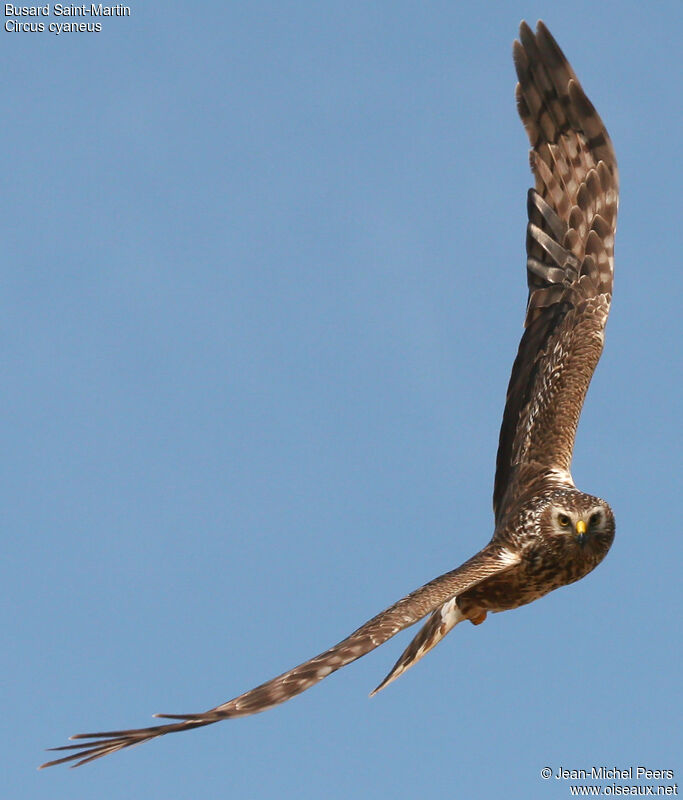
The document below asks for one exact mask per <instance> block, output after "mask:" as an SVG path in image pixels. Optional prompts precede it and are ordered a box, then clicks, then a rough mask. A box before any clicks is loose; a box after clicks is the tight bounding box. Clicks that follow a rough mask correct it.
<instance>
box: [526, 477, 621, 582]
mask: <svg viewBox="0 0 683 800" xmlns="http://www.w3.org/2000/svg"><path fill="white" fill-rule="evenodd" d="M539 523H540V525H539V527H540V530H541V532H542V534H543V537H544V539H545V540H546V542H547V544H548V546H549V547H550V548H551V549H552V550H554V551H555V552H556V553H557V555H558V556H559V557H560V558H561V559H566V560H567V561H571V562H574V563H576V564H577V566H578V565H581V575H578V576H577V579H578V577H582V576H583V575H585V574H586V573H588V572H590V571H591V570H592V569H594V568H595V567H596V566H597V565H598V564H599V563H600V562H601V561H602V559H603V558H604V557H605V556H606V555H607V551H608V550H609V549H610V547H611V545H612V541H613V540H614V532H615V524H614V514H613V513H612V509H611V508H610V507H609V505H608V504H607V503H606V502H605V501H604V500H601V499H600V498H599V497H593V496H592V495H589V494H584V493H583V492H580V491H578V489H558V490H554V491H551V492H549V493H548V496H547V497H546V502H545V503H544V504H543V506H542V508H541V512H540V519H539Z"/></svg>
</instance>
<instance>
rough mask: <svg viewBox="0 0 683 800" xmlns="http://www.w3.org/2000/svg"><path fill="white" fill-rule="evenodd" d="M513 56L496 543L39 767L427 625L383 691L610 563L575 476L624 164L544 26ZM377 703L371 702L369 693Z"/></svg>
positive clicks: (301, 678)
mask: <svg viewBox="0 0 683 800" xmlns="http://www.w3.org/2000/svg"><path fill="white" fill-rule="evenodd" d="M519 38H520V40H519V41H515V43H514V48H513V56H514V62H515V67H516V70H517V77H518V80H519V83H518V84H517V90H516V97H517V107H518V110H519V115H520V117H521V118H522V122H523V123H524V127H525V128H526V131H527V134H528V135H529V140H530V142H531V152H530V162H531V169H532V171H533V174H534V179H535V186H534V188H533V189H530V190H529V192H528V196H527V211H528V217H529V222H528V225H527V231H526V249H527V260H526V269H527V283H528V287H529V297H528V303H527V309H526V319H525V323H524V327H525V330H524V334H523V336H522V340H521V343H520V345H519V351H518V354H517V357H516V359H515V362H514V365H513V367H512V375H511V377H510V383H509V387H508V391H507V398H506V403H505V411H504V414H503V423H502V427H501V431H500V441H499V445H498V456H497V461H496V476H495V482H494V491H493V509H494V517H495V528H494V533H493V537H492V539H491V541H490V542H489V543H488V544H487V545H486V546H485V547H484V548H483V549H482V550H481V551H480V552H478V553H477V554H476V555H474V556H473V557H472V558H470V559H469V560H468V561H465V563H464V564H462V565H461V566H459V567H458V568H457V569H454V570H452V571H451V572H447V573H445V574H444V575H441V576H440V577H438V578H435V579H434V580H432V581H430V582H429V583H427V584H426V585H425V586H422V587H421V588H419V589H416V590H415V591H414V592H411V593H410V594H409V595H407V596H406V597H404V598H402V599H401V600H399V601H398V602H396V603H394V605H392V606H391V607H390V608H387V609H386V610H385V611H382V612H381V613H380V614H378V615H377V616H375V617H373V618H372V619H371V620H369V621H368V622H366V623H365V624H364V625H361V627H360V628H358V630H356V631H354V632H353V633H352V634H351V635H350V636H348V637H347V638H346V639H343V640H342V641H341V642H339V644H336V645H334V647H331V648H330V649H329V650H326V651H325V652H324V653H321V654H320V655H317V656H315V657H314V658H311V659H309V660H308V661H305V662H304V663H303V664H300V665H299V666H297V667H294V668H293V669H290V670H289V671H287V672H284V673H283V674H282V675H279V676H278V677H276V678H273V679H272V680H270V681H267V682H266V683H263V684H261V685H260V686H257V687H256V688H255V689H251V690H250V691H248V692H245V693H244V694H241V695H239V697H235V698H234V699H233V700H229V701H228V702H226V703H222V704H221V705H219V706H216V707H215V708H212V709H211V710H209V711H203V712H200V713H196V714H158V715H157V716H159V717H163V718H165V719H170V720H173V721H172V722H168V723H164V724H160V725H155V726H152V727H148V728H138V729H131V730H118V731H106V732H102V733H87V734H86V733H84V734H78V735H77V736H74V737H72V739H77V740H79V741H78V743H76V744H71V745H66V746H64V747H57V748H54V749H56V750H62V751H64V750H65V751H67V755H64V756H62V757H61V758H57V759H55V760H53V761H50V762H48V763H47V764H44V765H43V766H52V765H54V764H61V763H64V762H75V763H72V766H79V765H81V764H85V763H87V762H89V761H93V760H94V759H96V758H100V757H101V756H104V755H107V754H108V753H114V752H116V751H117V750H122V749H124V748H126V747H131V746H132V745H136V744H140V743H142V742H146V741H149V740H150V739H154V738H156V737H157V736H163V735H164V734H167V733H176V732H179V731H188V730H192V729H193V728H199V727H201V726H204V725H211V724H213V723H214V722H220V721H221V720H224V719H232V718H234V717H243V716H246V715H248V714H256V713H258V712H259V711H265V710H266V709H268V708H271V707H272V706H275V705H277V704H278V703H282V702H284V701H285V700H289V699H290V698H291V697H294V696H295V695H297V694H299V693H300V692H303V691H305V690H306V689H308V688H310V687H311V686H313V685H314V684H316V683H318V681H321V680H322V679H323V678H325V677H327V676H328V675H330V674H331V673H332V672H334V671H335V670H338V669H339V668H340V667H343V666H345V665H346V664H349V663H351V662H352V661H355V660H356V659H357V658H360V657H361V656H363V655H365V654H366V653H369V652H370V651H371V650H374V649H375V648H376V647H378V646H379V645H381V644H383V643H384V642H386V641H387V640H388V639H390V638H391V637H392V636H394V635H395V634H397V633H398V632H399V631H401V630H403V629H404V628H407V627H409V626H410V625H413V624H414V623H416V622H418V621H419V620H421V619H423V618H424V617H427V621H426V622H425V623H424V626H423V627H422V628H421V630H420V631H419V633H418V634H417V636H415V638H414V639H413V641H412V642H411V643H410V644H409V645H408V647H407V648H406V650H405V652H404V653H403V655H401V657H400V658H399V659H398V661H397V662H396V664H395V665H394V667H393V669H392V670H391V672H390V673H389V674H388V675H387V677H386V678H385V679H384V680H383V681H382V683H380V685H379V686H378V687H377V689H375V692H377V691H379V689H381V688H383V687H384V686H386V685H387V684H388V683H390V682H391V681H393V680H394V679H395V678H397V677H398V676H399V675H400V674H401V673H402V672H404V671H405V670H406V669H408V668H409V667H411V666H412V665H413V664H415V663H416V662H417V661H418V660H419V659H420V658H422V656H424V655H425V653H427V652H428V651H429V650H431V649H432V648H433V647H434V646H435V645H436V644H438V642H440V641H441V639H443V637H444V636H445V635H446V634H447V633H448V632H449V631H450V630H451V629H452V628H453V627H455V625H457V624H458V623H459V622H461V621H462V620H469V621H470V622H472V623H474V624H475V625H478V624H479V623H481V622H483V621H484V619H485V618H486V615H487V613H488V612H497V611H506V610H507V609H512V608H517V607H519V606H521V605H524V604H526V603H530V602H531V601H532V600H536V599H537V598H539V597H542V596H543V595H545V594H547V593H548V592H550V591H552V590H553V589H557V588H558V587H559V586H565V585H566V584H569V583H573V582H574V581H577V580H579V579H580V578H582V577H583V576H584V575H586V574H587V573H589V572H590V571H591V570H592V569H594V568H595V567H596V566H597V565H598V564H599V563H600V561H602V559H603V558H604V557H605V555H606V554H607V551H608V550H609V548H610V546H611V544H612V540H613V538H614V530H615V524H614V516H613V514H612V510H611V509H610V507H609V505H608V504H607V503H606V502H605V501H604V500H601V499H599V498H598V497H593V496H591V495H589V494H585V493H584V492H581V491H579V490H578V489H577V488H576V487H575V486H574V482H573V480H572V476H571V474H570V471H569V469H570V465H571V459H572V450H573V447H574V437H575V433H576V427H577V424H578V421H579V414H580V412H581V407H582V405H583V401H584V397H585V395H586V391H587V389H588V384H589V383H590V380H591V377H592V374H593V371H594V369H595V367H596V365H597V363H598V359H599V358H600V353H601V351H602V346H603V334H604V329H605V323H606V321H607V315H608V312H609V307H610V301H611V297H612V275H613V256H614V234H615V229H616V219H617V205H618V184H619V179H618V173H617V162H616V159H615V155H614V150H613V147H612V143H611V141H610V138H609V136H608V134H607V131H606V130H605V127H604V125H603V123H602V120H601V119H600V117H599V116H598V114H597V112H596V110H595V108H594V107H593V105H592V103H591V102H590V100H589V99H588V98H587V97H586V95H585V94H584V91H583V89H582V88H581V84H580V83H579V81H578V80H577V78H576V75H575V74H574V71H573V70H572V68H571V66H570V65H569V63H568V61H567V59H566V58H565V56H564V54H563V53H562V51H561V50H560V48H559V46H558V45H557V43H556V42H555V39H554V38H553V37H552V35H551V34H550V32H549V31H548V29H547V28H546V26H545V25H544V24H543V23H542V22H539V23H538V26H537V28H536V31H535V32H534V31H532V30H531V28H529V26H528V25H527V24H526V23H524V22H523V23H522V24H521V27H520V37H519ZM373 694H374V692H373Z"/></svg>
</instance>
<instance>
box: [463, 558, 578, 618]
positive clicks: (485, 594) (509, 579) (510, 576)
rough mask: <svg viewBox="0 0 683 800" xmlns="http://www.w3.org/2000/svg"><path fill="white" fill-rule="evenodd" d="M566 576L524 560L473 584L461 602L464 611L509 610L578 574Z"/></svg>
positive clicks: (534, 598)
mask: <svg viewBox="0 0 683 800" xmlns="http://www.w3.org/2000/svg"><path fill="white" fill-rule="evenodd" d="M567 577H568V576H567V575H566V574H563V573H561V572H560V571H558V570H557V569H548V570H544V569H530V568H529V565H527V564H524V563H522V564H520V565H519V567H517V568H515V569H510V570H507V571H506V572H504V573H502V574H500V575H494V576H493V577H491V578H488V579H486V580H485V581H482V582H481V583H479V584H477V585H476V586H473V587H472V588H471V589H469V590H468V591H466V592H464V593H463V594H461V595H460V596H459V597H458V605H459V607H460V609H461V610H462V611H463V613H465V614H468V612H470V611H472V612H473V613H474V612H475V611H476V610H477V609H483V610H485V611H492V612H496V611H508V610H509V609H511V608H519V606H524V605H526V604H527V603H531V602H533V601H534V600H538V598H539V597H543V595H545V594H548V592H552V591H553V589H557V588H559V587H560V586H564V585H565V584H566V583H572V582H573V580H576V578H575V577H572V578H570V579H569V580H567ZM468 615H469V614H468Z"/></svg>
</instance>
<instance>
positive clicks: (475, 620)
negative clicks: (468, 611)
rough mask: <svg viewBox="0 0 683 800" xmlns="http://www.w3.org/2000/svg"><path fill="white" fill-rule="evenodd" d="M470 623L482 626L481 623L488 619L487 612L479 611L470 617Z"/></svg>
mask: <svg viewBox="0 0 683 800" xmlns="http://www.w3.org/2000/svg"><path fill="white" fill-rule="evenodd" d="M468 619H469V621H470V622H471V623H472V625H481V623H482V622H483V621H484V620H485V619H486V611H484V610H483V609H482V610H481V611H478V612H477V613H476V614H474V615H472V616H469V617H468Z"/></svg>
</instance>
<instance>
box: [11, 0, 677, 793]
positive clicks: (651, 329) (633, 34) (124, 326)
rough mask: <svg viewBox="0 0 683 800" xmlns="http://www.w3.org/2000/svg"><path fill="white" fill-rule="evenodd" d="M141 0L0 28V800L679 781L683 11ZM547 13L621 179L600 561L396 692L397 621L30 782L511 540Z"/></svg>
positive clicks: (584, 428)
mask: <svg viewBox="0 0 683 800" xmlns="http://www.w3.org/2000/svg"><path fill="white" fill-rule="evenodd" d="M3 8H4V7H3ZM131 8H132V15H131V17H130V18H119V19H109V20H103V31H102V32H101V33H98V34H95V33H89V34H86V33H63V34H61V35H59V36H57V35H54V34H51V33H49V32H45V33H11V34H10V33H7V32H5V31H2V30H0V39H1V47H0V61H1V68H2V75H3V85H2V90H1V91H2V108H3V124H2V126H1V127H0V143H1V152H2V163H3V170H2V172H3V175H2V179H3V181H2V182H3V187H4V188H3V191H2V197H1V199H0V213H1V229H2V243H3V244H2V250H3V268H2V273H1V274H2V287H1V289H0V327H1V330H0V339H1V342H2V349H1V352H2V371H3V376H4V380H3V392H2V400H1V401H0V402H1V403H2V420H3V423H2V447H3V452H4V458H3V459H2V493H3V500H2V507H3V529H4V536H3V547H2V551H3V555H2V561H1V563H0V572H1V574H0V580H1V582H2V587H3V596H4V599H3V606H4V610H3V615H2V616H3V630H4V635H3V643H4V644H3V659H2V660H3V670H2V672H3V681H2V683H3V696H2V716H3V720H4V722H3V730H4V738H5V742H4V746H3V751H4V752H3V761H5V762H6V763H5V764H4V765H3V770H2V771H3V784H4V785H5V789H3V796H4V797H7V798H13V799H14V798H18V799H20V800H23V798H32V799H33V798H39V799H40V800H42V799H43V798H45V799H46V800H47V799H48V798H49V800H62V798H69V800H86V799H87V800H91V799H92V798H97V800H109V798H122V797H134V798H138V797H139V798H171V799H174V798H179V799H180V798H183V799H185V798H187V799H188V800H189V799H190V798H198V797H201V798H204V797H206V798H214V797H216V798H218V797H226V798H228V797H229V798H232V797H248V798H255V799H258V798H302V797H325V798H348V797H352V796H367V797H380V796H384V797H393V798H415V797H419V796H444V797H447V798H458V797H470V798H477V797H482V798H489V797H499V796H506V797H509V796H517V797H525V798H542V799H543V800H546V799H547V800H551V798H565V797H569V785H568V782H561V781H556V780H550V781H545V782H544V781H543V780H542V779H541V778H540V771H541V769H542V768H543V767H545V766H550V767H551V768H553V769H556V768H558V767H559V766H563V767H566V768H585V767H587V768H590V767H591V766H592V765H607V766H617V767H620V768H626V767H629V766H638V765H644V766H647V767H650V768H668V769H674V770H676V772H677V775H676V777H677V779H678V781H679V783H680V784H683V771H682V770H683V762H682V760H681V758H680V753H681V724H680V720H681V711H682V708H681V660H682V658H683V652H682V647H681V623H680V620H681V611H682V609H681V587H680V583H681V558H682V557H683V540H682V537H681V505H680V504H681V494H680V477H679V476H680V466H681V444H682V443H681V436H680V422H681V405H680V395H681V375H680V370H681V359H680V343H681V336H682V333H683V331H682V325H681V289H682V278H681V264H680V252H681V238H680V227H681V220H680V184H681V170H680V143H679V139H680V134H681V129H682V127H683V118H682V115H681V103H680V86H681V71H680V42H681V35H682V33H683V31H682V27H683V26H682V25H681V22H682V16H683V15H682V13H681V5H680V3H678V2H660V3H655V4H654V5H652V6H650V7H649V8H648V9H647V10H646V9H645V7H644V5H643V4H642V3H641V2H618V3H616V2H605V3H594V2H583V1H582V0H573V1H572V2H567V3H562V4H560V3H533V2H529V3H526V2H524V3H523V2H519V3H517V2H488V3H486V2H480V3H471V2H454V1H453V0H449V2H426V3H418V2H413V3H407V2H399V1H396V0H393V1H392V2H323V3H319V2H299V3H284V2H271V3H267V2H249V3H247V2H239V3H237V2H227V3H226V2H204V3H192V4H191V3H187V2H186V3H181V2H164V3H153V2H145V3H140V2H135V3H133V4H132V5H131ZM538 17H543V18H544V19H545V21H546V22H547V24H548V25H549V27H550V29H551V30H552V31H553V33H554V34H555V36H556V37H557V39H558V40H559V42H560V44H561V46H562V47H563V48H564V50H565V52H566V53H567V55H568V57H569V58H570V60H571V62H572V64H573V66H574V68H575V70H576V72H577V73H578V75H579V77H580V79H581V80H582V82H583V85H584V87H585V89H586V91H587V93H588V94H589V96H590V97H591V99H592V100H593V101H594V103H595V105H596V106H597V108H598V110H599V112H600V113H601V115H602V117H603V118H604V120H605V122H606V124H607V127H608V129H609V131H610V134H611V135H612V138H613V140H614V143H615V146H616V150H617V155H618V159H619V167H620V172H621V185H622V195H621V213H620V218H619V231H618V236H617V263H616V270H617V272H616V291H615V296H614V303H613V307H612V315H611V317H610V321H609V324H608V328H607V341H606V349H605V353H604V356H603V358H602V361H601V362H600V365H599V367H598V370H597V373H596V376H595V379H594V381H593V384H592V386H591V390H590V392H589V395H588V401H587V404H586V408H585V410H584V413H583V416H582V419H581V424H580V427H579V434H578V441H577V449H576V457H575V459H574V466H573V473H574V477H575V479H576V481H577V483H578V485H579V487H580V488H582V489H585V490H586V491H589V492H591V493H595V494H598V495H600V496H602V497H604V498H606V499H607V500H608V501H609V502H610V503H611V504H612V506H613V508H614V509H615V513H616V517H617V538H616V540H615V543H614V546H613V548H612V551H611V552H610V554H609V556H608V557H607V559H606V561H605V562H604V563H603V564H602V565H601V566H600V567H599V568H598V569H597V570H596V571H595V572H594V573H592V574H591V575H590V576H589V577H587V578H586V579H585V580H583V581H581V582H580V583H578V584H575V585H573V586H571V587H568V588H565V589H561V590H559V591H557V592H555V593H553V594H552V595H550V596H548V597H546V598H544V599H543V600H541V601H539V602H537V603H534V604H532V605H530V606H527V607H526V608H523V609H520V610H517V611H514V612H509V613H506V614H500V615H494V616H492V617H489V619H488V620H487V622H486V624H484V625H482V626H480V627H477V628H475V627H473V626H471V625H462V626H460V627H459V628H458V629H457V630H456V631H455V632H454V633H453V634H451V635H450V636H449V637H448V638H447V639H446V640H445V641H444V642H443V643H442V644H441V645H440V646H439V647H438V648H437V649H436V650H435V651H433V653H431V654H430V656H429V657H428V658H427V659H425V660H424V661H423V662H421V663H420V664H419V665H418V666H416V667H415V668H414V669H413V670H411V671H410V672H409V673H407V674H406V675H405V676H403V677H402V678H401V679H400V680H399V681H398V682H396V683H395V684H394V685H392V686H391V687H389V688H388V689H387V690H386V691H385V692H382V693H381V694H380V695H378V696H377V697H376V698H374V699H372V700H368V697H367V694H368V692H369V691H370V690H371V689H372V688H373V687H374V686H375V685H376V684H377V683H378V682H379V680H380V679H381V678H382V677H383V676H384V675H385V673H386V671H387V670H388V669H389V668H390V667H391V665H392V664H393V662H394V660H395V659H396V657H397V656H398V654H399V653H400V652H401V650H402V649H403V647H404V646H405V645H406V643H407V642H408V640H409V637H410V632H407V633H404V634H403V635H402V636H400V637H397V639H395V640H393V641H391V642H390V643H388V644H387V645H385V646H384V647H382V648H381V649H379V650H377V651H375V652H374V653H373V654H371V655H369V656H367V657H366V658H364V659H362V660H361V661H359V662H356V663H355V664H353V665H351V666H349V667H347V668H345V669H344V670H342V671H340V672H338V673H336V674H335V675H333V676H332V677H330V678H329V679H328V680H326V681H324V682H323V683H322V684H320V685H319V686H318V687H316V688H315V689H312V690H311V691H310V692H307V693H306V694H304V695H302V696H300V697H298V698H296V699H295V700H293V701H291V702H290V703H287V704H285V705H284V706H280V707H279V708H277V709H275V710H272V711H269V712H267V713H266V714H262V715H259V716H255V717H251V718H248V719H243V720H237V721H233V722H225V723H222V724H220V725H216V726H212V727H209V728H206V729H204V730H199V731H194V732H192V733H187V734H182V735H176V736H172V737H168V738H166V739H161V740H158V741H156V742H153V743H150V744H146V745H144V746H143V747H140V748H134V749H133V750H129V751H127V752H124V753H119V754H117V755H115V756H112V757H109V758H107V759H104V760H101V761H98V762H96V763H95V764H92V765H90V766H87V767H85V768H82V769H79V770H75V771H70V770H68V769H65V768H59V769H53V770H48V771H43V772H36V771H35V767H36V765H37V764H39V763H40V762H41V761H43V760H45V759H46V758H47V757H48V756H47V754H45V753H44V752H43V748H44V747H47V746H50V745H59V744H65V743H66V737H67V736H68V735H70V734H72V733H76V732H80V731H84V730H85V731H87V730H93V729H95V730H97V729H102V728H105V729H106V728H112V727H113V728H116V727H129V726H141V725H147V724H150V723H151V719H150V715H151V714H152V713H153V712H155V711H166V712H175V711H179V712H185V711H195V710H202V709H205V708H208V707H211V706H213V705H215V704H217V703H219V702H222V701H224V700H227V699H229V698H230V697H233V696H234V695H236V694H238V693H240V692H242V691H244V690H246V689H248V688H250V687H251V686H253V685H255V684H257V683H260V682H261V681H263V680H265V679H267V678H270V677H272V676H273V675H275V674H277V673H279V672H281V671H283V670H285V669H287V668H289V667H291V666H293V665H294V664H296V663H298V662H300V661H302V660H304V659H305V658H307V657H309V656H312V655H314V654H316V653H318V652H320V651H321V650H323V649H325V648H326V647H328V646H329V645H331V644H333V643H334V642H336V641H338V640H339V639H341V638H342V637H343V636H345V635H346V634H348V633H349V632H350V631H351V630H353V629H354V628H356V627H357V626H358V625H360V624H361V623H362V622H364V621H365V620H366V619H367V618H369V617H370V616H372V615H373V614H375V613H376V612H377V611H379V610H380V609H382V608H384V607H385V606H387V605H389V604H390V603H392V602H393V601H394V600H396V599H398V598H399V597H400V596H402V595H403V594H405V593H407V592H408V591H410V590H412V589H413V588H415V587H417V586H419V585H420V584H422V583H424V582H425V581H427V580H429V579H431V578H433V577H435V576H436V575H438V574H441V573H443V572H445V571H447V570H449V569H452V568H454V567H456V566H457V565H458V564H460V563H461V562H462V561H464V560H465V559H466V558H468V557H469V556H470V555H472V554H473V553H474V552H476V551H477V550H478V549H479V548H480V547H481V546H483V545H484V544H485V543H486V542H487V541H488V539H489V538H490V536H491V533H492V530H493V522H492V513H491V493H492V485H493V468H494V460H495V453H496V445H497V438H498V430H499V425H500V419H501V416H502V412H503V402H504V396H505V389H506V385H507V381H508V377H509V373H510V368H511V364H512V360H513V357H514V355H515V352H516V349H517V344H518V341H519V337H520V335H521V331H522V320H523V316H524V305H525V300H526V286H525V272H524V259H525V254H524V230H525V224H526V216H525V194H526V191H527V188H528V186H529V185H530V182H531V175H530V172H529V169H528V163H527V150H528V143H527V139H526V135H525V133H524V131H523V129H522V126H521V124H520V122H519V121H518V119H517V115H516V111H515V106H514V100H513V90H514V85H515V76H514V70H513V66H512V59H511V45H512V40H513V38H514V37H515V36H516V35H517V26H518V23H519V20H520V19H522V18H526V19H528V20H529V21H530V22H532V23H535V20H536V19H537V18H538ZM2 21H3V23H4V21H5V18H3V20H2ZM48 21H55V18H52V19H51V20H48ZM59 21H61V22H64V21H66V20H65V18H62V19H61V20H59Z"/></svg>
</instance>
